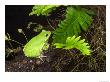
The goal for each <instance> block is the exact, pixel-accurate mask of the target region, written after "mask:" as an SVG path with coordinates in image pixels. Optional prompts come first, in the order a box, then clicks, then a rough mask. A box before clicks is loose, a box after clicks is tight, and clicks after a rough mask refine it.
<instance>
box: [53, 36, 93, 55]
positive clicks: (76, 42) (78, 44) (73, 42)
mask: <svg viewBox="0 0 110 82" xmlns="http://www.w3.org/2000/svg"><path fill="white" fill-rule="evenodd" d="M80 37H81V36H79V37H76V36H73V37H68V38H67V40H66V43H64V44H62V43H55V44H54V45H55V46H56V48H63V49H72V48H76V49H78V50H80V51H81V52H82V54H83V55H90V52H91V50H90V49H89V48H90V46H89V45H88V43H86V42H84V41H85V39H83V40H80Z"/></svg>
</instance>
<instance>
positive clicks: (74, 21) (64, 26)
mask: <svg viewBox="0 0 110 82" xmlns="http://www.w3.org/2000/svg"><path fill="white" fill-rule="evenodd" d="M66 13H67V14H66V19H65V20H64V21H61V23H60V24H58V27H59V28H57V29H56V30H55V31H54V36H53V42H54V43H64V42H65V41H66V39H67V37H71V36H73V35H76V36H78V35H79V34H80V33H81V30H84V31H87V29H88V27H89V26H90V25H91V23H92V17H91V16H90V15H89V14H90V12H89V11H87V9H84V8H80V7H67V10H66Z"/></svg>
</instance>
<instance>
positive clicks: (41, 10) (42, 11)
mask: <svg viewBox="0 0 110 82" xmlns="http://www.w3.org/2000/svg"><path fill="white" fill-rule="evenodd" d="M59 6H60V5H35V6H34V7H33V9H32V12H31V13H30V14H29V15H34V14H35V15H37V16H39V15H46V16H47V15H49V13H50V12H52V11H53V10H55V9H56V7H59Z"/></svg>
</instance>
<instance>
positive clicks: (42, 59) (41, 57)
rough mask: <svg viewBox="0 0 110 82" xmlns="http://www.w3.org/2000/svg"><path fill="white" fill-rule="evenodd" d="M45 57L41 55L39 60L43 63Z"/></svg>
mask: <svg viewBox="0 0 110 82" xmlns="http://www.w3.org/2000/svg"><path fill="white" fill-rule="evenodd" d="M46 57H47V56H44V55H41V56H39V59H40V60H41V61H43V62H44V58H46Z"/></svg>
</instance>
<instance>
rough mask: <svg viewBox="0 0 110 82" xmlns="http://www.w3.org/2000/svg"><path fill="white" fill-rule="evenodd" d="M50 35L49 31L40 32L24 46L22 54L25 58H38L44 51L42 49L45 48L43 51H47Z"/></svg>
mask: <svg viewBox="0 0 110 82" xmlns="http://www.w3.org/2000/svg"><path fill="white" fill-rule="evenodd" d="M50 35H51V32H50V31H45V30H42V32H41V33H40V34H39V35H37V36H35V37H33V38H32V39H31V40H30V41H29V42H28V43H27V44H26V45H25V46H24V49H23V51H24V54H25V56H27V57H36V58H39V56H41V53H42V52H43V50H44V47H46V49H45V50H47V49H48V47H49V46H48V45H49V44H48V43H47V41H48V39H49V37H50ZM47 46H48V47H47Z"/></svg>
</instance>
